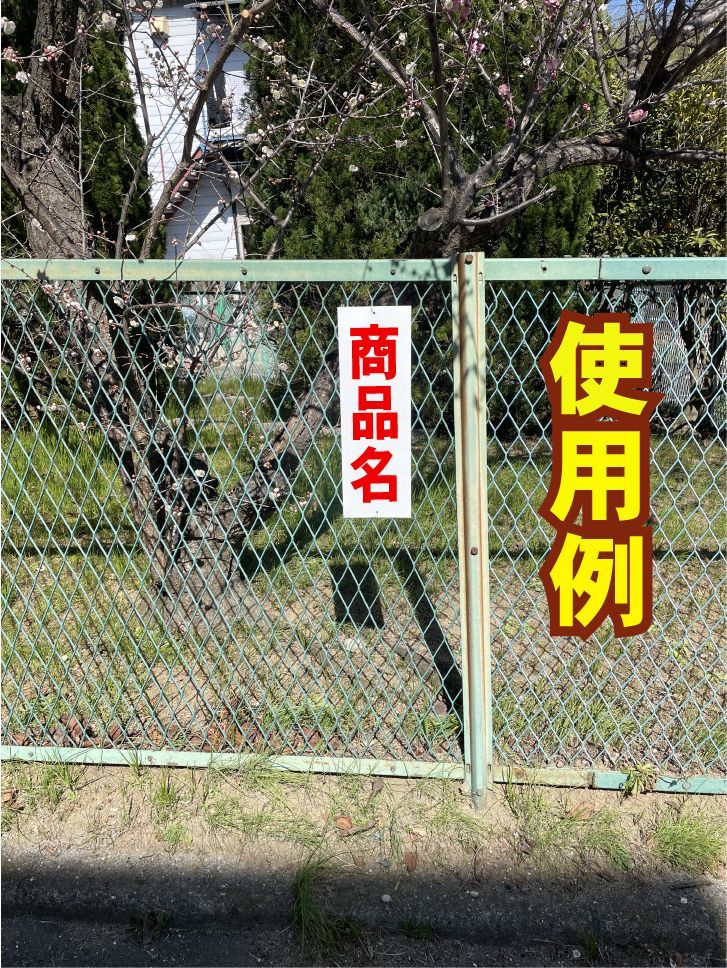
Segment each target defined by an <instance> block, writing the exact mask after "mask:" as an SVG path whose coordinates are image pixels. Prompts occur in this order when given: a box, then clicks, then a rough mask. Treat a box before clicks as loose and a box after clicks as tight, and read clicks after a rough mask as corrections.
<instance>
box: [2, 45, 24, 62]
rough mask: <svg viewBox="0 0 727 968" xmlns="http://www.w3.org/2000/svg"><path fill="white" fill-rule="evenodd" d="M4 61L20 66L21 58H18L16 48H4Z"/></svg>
mask: <svg viewBox="0 0 727 968" xmlns="http://www.w3.org/2000/svg"><path fill="white" fill-rule="evenodd" d="M2 59H3V60H4V61H7V62H8V64H19V63H20V58H19V57H18V54H17V51H16V50H15V48H14V47H4V48H3V53H2Z"/></svg>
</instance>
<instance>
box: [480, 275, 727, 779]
mask: <svg viewBox="0 0 727 968" xmlns="http://www.w3.org/2000/svg"><path fill="white" fill-rule="evenodd" d="M565 307H568V308H571V309H573V310H575V311H577V312H581V313H594V312H606V311H620V312H623V311H628V312H631V314H632V318H633V319H635V320H639V321H644V322H651V323H653V324H654V344H655V346H654V367H653V371H654V389H656V390H659V391H661V392H662V393H664V394H665V399H664V401H663V402H662V404H661V405H660V406H659V407H658V408H657V411H656V413H655V415H654V417H653V419H652V424H651V452H652V459H651V495H652V496H651V510H652V522H651V523H652V524H653V525H654V621H653V625H652V627H651V628H650V630H649V632H648V633H647V634H644V635H639V636H636V637H632V638H625V639H620V640H619V639H616V638H615V637H614V636H613V634H612V629H611V627H610V624H607V625H604V626H602V627H601V628H600V629H599V630H598V631H597V633H596V634H595V635H592V636H591V637H590V638H588V639H587V640H586V641H585V642H583V641H581V640H580V639H578V638H569V637H559V638H557V639H552V638H551V637H550V636H549V635H548V629H547V620H546V618H544V616H547V604H546V599H545V593H544V591H543V587H542V584H541V582H540V578H539V576H538V569H539V568H540V566H541V565H542V563H543V561H544V558H545V555H546V554H547V552H548V550H549V548H550V546H551V544H552V541H553V538H554V533H553V530H552V529H551V528H550V526H549V525H548V524H547V523H546V522H545V521H543V519H542V518H540V517H539V515H538V508H539V507H540V504H541V502H542V501H543V499H544V497H545V493H546V491H547V487H548V483H549V480H550V470H551V464H550V423H549V421H550V409H549V402H548V398H547V396H546V392H545V387H544V384H543V379H542V375H541V373H540V371H539V370H538V366H537V361H538V358H539V356H540V354H541V353H542V351H543V349H544V348H545V345H546V344H547V342H548V341H549V340H550V337H551V335H552V333H553V330H554V328H555V324H556V322H557V320H558V317H559V315H560V312H561V310H562V309H563V308H565ZM725 309H726V306H725V300H724V287H723V286H721V285H720V286H716V285H714V284H708V283H701V284H700V283H675V284H670V285H663V284H662V285H653V286H646V285H643V284H639V285H638V286H635V285H633V284H627V283H622V282H619V283H614V284H612V285H611V286H605V285H604V284H603V283H581V284H574V283H572V282H565V283H560V284H558V285H548V286H546V285H537V284H533V283H527V284H525V283H523V284H514V283H513V284H509V283H503V284H501V283H492V284H490V285H489V286H488V291H487V314H488V318H487V327H488V351H489V355H490V359H489V364H490V368H489V375H488V382H489V395H488V402H489V416H490V453H489V461H488V482H489V509H490V583H491V605H492V619H491V623H492V624H491V644H492V663H493V673H492V679H493V694H494V695H493V702H494V708H493V717H494V740H495V752H496V756H498V757H499V759H500V761H504V762H512V761H519V762H524V763H526V764H530V765H537V766H554V767H566V766H568V767H586V768H591V767H600V768H605V769H609V768H610V769H613V768H621V769H628V767H629V766H630V765H633V764H635V763H653V764H655V765H656V766H657V767H658V768H659V769H660V770H663V771H665V772H667V773H668V772H672V773H676V774H681V775H685V774H690V773H691V774H695V773H716V774H723V773H724V771H725V767H726V764H725V747H726V746H727V729H726V728H725V723H724V710H723V702H724V698H725V682H726V680H727V677H725V674H724V654H725V653H724V649H725V645H727V635H726V626H725V616H724V601H725V566H724V558H723V552H724V538H725V530H726V529H725V525H726V523H727V522H726V518H725V497H724V495H725V446H724V445H725V430H726V423H725V417H726V416H727V408H726V407H725V395H724V387H725V375H726V373H725V369H726V368H725V348H726V347H725Z"/></svg>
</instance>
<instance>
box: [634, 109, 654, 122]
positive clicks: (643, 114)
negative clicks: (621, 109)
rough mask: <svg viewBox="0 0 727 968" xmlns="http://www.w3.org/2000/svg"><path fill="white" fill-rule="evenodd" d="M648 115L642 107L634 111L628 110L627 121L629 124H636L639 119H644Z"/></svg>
mask: <svg viewBox="0 0 727 968" xmlns="http://www.w3.org/2000/svg"><path fill="white" fill-rule="evenodd" d="M648 117H649V112H648V111H645V110H644V109H643V108H636V109H635V110H634V111H629V121H630V122H631V124H638V123H639V121H645V120H646V119H647V118H648Z"/></svg>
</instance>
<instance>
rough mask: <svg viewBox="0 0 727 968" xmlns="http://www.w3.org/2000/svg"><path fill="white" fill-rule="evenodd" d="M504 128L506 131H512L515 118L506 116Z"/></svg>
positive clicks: (509, 115)
mask: <svg viewBox="0 0 727 968" xmlns="http://www.w3.org/2000/svg"><path fill="white" fill-rule="evenodd" d="M505 127H506V128H507V130H508V131H514V129H515V118H514V117H513V116H512V115H511V114H508V116H507V120H506V121H505Z"/></svg>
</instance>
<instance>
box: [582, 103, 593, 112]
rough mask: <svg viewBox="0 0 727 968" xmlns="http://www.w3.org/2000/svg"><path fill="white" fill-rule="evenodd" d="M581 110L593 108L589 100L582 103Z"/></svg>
mask: <svg viewBox="0 0 727 968" xmlns="http://www.w3.org/2000/svg"><path fill="white" fill-rule="evenodd" d="M581 110H582V111H590V110H591V105H590V104H589V103H588V102H587V101H584V102H583V104H581Z"/></svg>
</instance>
